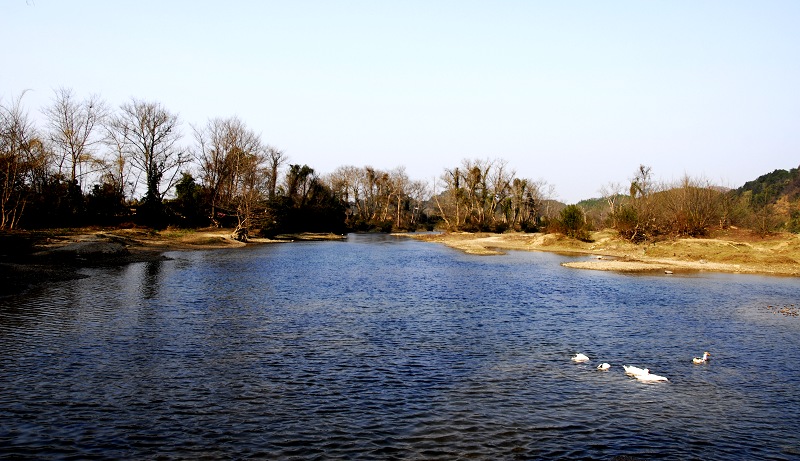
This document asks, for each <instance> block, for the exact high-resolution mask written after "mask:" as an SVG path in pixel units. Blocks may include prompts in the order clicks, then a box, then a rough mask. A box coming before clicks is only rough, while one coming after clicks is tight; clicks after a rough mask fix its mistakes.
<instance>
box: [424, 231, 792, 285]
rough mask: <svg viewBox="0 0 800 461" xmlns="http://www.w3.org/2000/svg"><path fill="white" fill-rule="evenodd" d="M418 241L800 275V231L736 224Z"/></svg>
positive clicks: (630, 266) (575, 264)
mask: <svg viewBox="0 0 800 461" xmlns="http://www.w3.org/2000/svg"><path fill="white" fill-rule="evenodd" d="M409 237H410V238H414V239H416V240H421V241H427V242H434V243H441V244H444V245H447V246H449V247H451V248H455V249H458V250H460V251H463V252H465V253H467V254H474V255H499V254H504V253H505V252H507V251H547V252H553V253H563V254H569V255H583V256H587V257H588V258H591V259H588V260H586V261H569V262H565V263H562V264H561V265H562V266H564V267H569V268H573V269H588V270H600V271H613V272H622V273H662V274H673V273H680V272H684V273H686V272H724V273H734V274H754V275H771V276H789V277H800V236H798V235H795V234H779V235H774V236H769V237H764V238H760V237H753V235H752V234H751V233H749V232H748V231H741V230H738V229H733V230H730V231H725V232H718V233H717V234H716V235H712V236H710V237H709V238H678V239H670V240H663V241H659V242H656V243H648V244H633V243H631V242H629V241H627V240H624V239H621V238H620V237H618V236H617V234H616V232H614V231H611V230H603V231H597V232H593V233H592V234H591V240H592V241H591V242H581V241H578V240H575V239H570V238H567V237H566V236H563V235H561V234H541V233H535V234H523V233H506V234H491V233H476V234H469V233H461V232H452V233H443V234H421V235H409Z"/></svg>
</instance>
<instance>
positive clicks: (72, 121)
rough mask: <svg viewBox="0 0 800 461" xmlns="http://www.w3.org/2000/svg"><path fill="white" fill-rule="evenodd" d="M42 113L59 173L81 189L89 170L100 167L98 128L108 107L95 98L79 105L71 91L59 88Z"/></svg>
mask: <svg viewBox="0 0 800 461" xmlns="http://www.w3.org/2000/svg"><path fill="white" fill-rule="evenodd" d="M43 113H44V115H45V116H46V117H47V121H48V128H49V130H48V131H49V132H48V138H49V140H50V142H51V143H52V146H53V149H54V150H55V153H56V155H57V158H58V160H59V162H58V167H59V173H61V174H63V175H64V176H65V177H66V178H67V179H68V180H69V182H70V184H75V185H78V186H82V185H83V184H82V178H83V177H84V175H85V174H87V173H90V172H92V170H89V171H87V170H86V166H87V165H89V164H92V163H94V164H97V158H96V156H95V147H96V146H97V145H98V144H99V143H100V142H101V141H102V138H101V137H100V136H98V128H99V126H100V125H101V124H102V123H103V119H104V117H105V115H106V108H105V103H104V102H103V101H102V100H101V99H100V97H99V96H95V95H92V96H90V97H88V98H86V99H84V100H82V101H78V100H77V99H76V98H75V96H74V95H73V92H72V90H71V89H68V88H59V89H58V90H55V95H54V97H53V101H52V104H51V105H50V106H48V107H46V108H45V109H44V110H43ZM64 168H66V169H67V173H66V174H65V173H64V171H63V170H64ZM81 189H82V187H81Z"/></svg>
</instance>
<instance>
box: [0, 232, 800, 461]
mask: <svg viewBox="0 0 800 461" xmlns="http://www.w3.org/2000/svg"><path fill="white" fill-rule="evenodd" d="M375 239H379V240H380V239H385V240H382V241H380V242H376V241H375ZM172 256H173V258H174V259H173V260H172V261H161V262H158V263H147V264H133V265H130V266H127V267H123V268H97V269H91V270H87V274H86V275H89V277H88V278H85V279H81V280H77V281H70V282H64V283H58V284H53V285H52V286H48V287H44V288H42V289H40V290H38V291H34V292H30V293H27V294H26V295H25V296H24V297H10V298H4V299H3V300H0V377H1V378H2V379H0V421H2V423H0V458H4V459H41V458H80V459H120V458H134V459H151V458H162V459H204V458H205V459H219V458H236V459H240V458H249V459H331V458H333V459H340V458H346V459H611V458H613V457H614V456H617V455H631V456H636V457H640V458H644V459H705V460H716V459H719V460H724V459H742V458H750V459H793V458H796V457H797V453H798V451H800V449H799V448H798V447H800V439H798V435H797V434H798V432H800V425H799V424H798V423H797V422H796V421H795V419H796V418H795V415H796V414H797V413H799V412H800V397H799V395H800V394H798V392H797V390H798V385H799V384H800V365H798V361H797V360H796V358H797V357H796V356H795V354H796V352H795V351H796V350H798V347H797V346H800V344H798V343H800V339H799V338H800V335H798V332H799V331H798V330H800V322H798V321H796V319H795V318H791V317H776V316H770V315H768V313H765V312H764V309H763V308H760V307H759V306H763V300H764V299H769V303H772V304H781V303H783V304H791V303H793V302H796V298H797V297H798V294H800V290H798V288H796V287H795V285H794V284H793V281H792V280H787V279H769V278H761V277H736V276H716V275H700V276H697V277H682V278H680V279H678V278H670V279H667V278H663V277H641V276H625V275H617V274H606V273H591V272H579V271H572V270H566V269H564V268H562V267H560V266H559V264H558V263H559V262H560V261H561V260H562V259H563V257H561V256H557V255H549V254H538V253H535V254H527V253H512V254H510V255H507V256H503V257H488V258H477V257H471V256H466V255H461V254H459V253H457V252H454V251H452V250H449V249H446V248H441V247H437V246H431V245H425V244H420V243H418V242H411V241H405V240H397V239H394V238H392V237H388V238H387V237H363V236H353V237H351V238H350V239H349V241H348V242H346V243H339V242H336V243H331V242H325V243H308V244H306V243H304V244H298V245H281V246H272V247H258V248H246V249H243V250H242V251H235V252H231V251H207V252H192V253H176V254H174V255H172ZM707 349H708V350H712V353H713V354H714V359H713V360H712V362H711V363H709V364H707V365H704V366H694V365H692V364H691V362H690V359H691V356H692V355H696V354H699V353H701V352H702V350H707ZM578 351H581V352H584V353H587V354H589V355H590V357H592V358H593V359H594V360H593V362H590V363H589V364H579V365H576V364H574V363H572V362H571V361H570V360H569V357H570V356H571V355H574V353H575V352H578ZM769 360H772V362H770V363H771V365H770V367H768V368H766V369H765V367H764V366H763V363H764V362H765V361H769ZM600 361H607V362H609V363H612V365H613V366H612V369H611V370H610V371H608V372H598V371H597V370H595V366H596V364H597V363H599V362H600ZM623 363H625V364H628V363H630V364H637V365H640V366H649V367H650V368H651V369H652V370H653V372H655V373H659V374H663V375H666V376H668V377H669V378H670V382H669V383H658V384H652V385H647V384H642V383H640V382H638V381H636V380H635V379H632V378H630V377H627V376H625V375H624V374H623V373H622V370H621V365H622V364H623Z"/></svg>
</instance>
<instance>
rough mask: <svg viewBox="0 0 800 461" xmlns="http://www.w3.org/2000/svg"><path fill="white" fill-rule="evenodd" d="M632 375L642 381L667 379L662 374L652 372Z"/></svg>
mask: <svg viewBox="0 0 800 461" xmlns="http://www.w3.org/2000/svg"><path fill="white" fill-rule="evenodd" d="M634 377H635V378H636V379H638V380H639V381H644V382H657V381H669V380H668V379H667V378H665V377H664V376H659V375H654V374H652V373H642V374H640V375H635V376H634Z"/></svg>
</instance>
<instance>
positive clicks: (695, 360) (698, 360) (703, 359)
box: [692, 352, 711, 365]
mask: <svg viewBox="0 0 800 461" xmlns="http://www.w3.org/2000/svg"><path fill="white" fill-rule="evenodd" d="M709 357H711V354H709V353H708V352H703V356H702V357H695V358H693V359H692V363H695V364H697V365H699V364H701V363H706V362H708V358H709Z"/></svg>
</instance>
